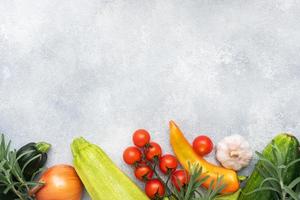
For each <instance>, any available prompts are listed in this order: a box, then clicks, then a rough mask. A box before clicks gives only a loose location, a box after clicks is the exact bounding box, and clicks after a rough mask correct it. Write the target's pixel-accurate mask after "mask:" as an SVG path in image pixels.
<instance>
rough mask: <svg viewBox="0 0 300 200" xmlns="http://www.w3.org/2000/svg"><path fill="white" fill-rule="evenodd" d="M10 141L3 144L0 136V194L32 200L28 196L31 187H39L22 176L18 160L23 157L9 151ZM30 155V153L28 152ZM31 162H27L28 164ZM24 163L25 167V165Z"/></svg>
mask: <svg viewBox="0 0 300 200" xmlns="http://www.w3.org/2000/svg"><path fill="white" fill-rule="evenodd" d="M10 144H11V141H9V142H8V143H6V142H5V138H4V135H3V134H1V142H0V161H1V162H0V189H1V190H0V194H2V195H8V194H9V195H10V196H14V197H11V198H14V199H19V200H34V197H31V196H30V195H29V191H30V189H31V188H32V187H35V186H37V185H40V183H38V182H35V181H33V180H30V181H26V180H25V178H24V176H23V170H24V169H21V168H20V166H19V164H18V160H19V159H20V158H21V157H22V156H24V155H25V154H23V155H20V156H19V157H17V152H16V150H10ZM28 153H30V152H28ZM29 162H31V160H29V161H28V163H29ZM28 163H26V164H25V165H27V164H28Z"/></svg>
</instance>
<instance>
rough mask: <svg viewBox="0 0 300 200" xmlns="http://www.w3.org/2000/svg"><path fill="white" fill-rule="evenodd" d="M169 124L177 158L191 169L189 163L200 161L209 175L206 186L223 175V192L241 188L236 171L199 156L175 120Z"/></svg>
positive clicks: (187, 168)
mask: <svg viewBox="0 0 300 200" xmlns="http://www.w3.org/2000/svg"><path fill="white" fill-rule="evenodd" d="M169 125H170V141H171V146H172V148H173V151H174V153H175V155H176V157H177V159H178V160H179V162H180V163H181V165H182V166H183V167H184V168H185V169H186V170H189V164H188V163H190V164H194V163H198V164H199V165H200V166H201V167H202V170H203V172H204V173H205V175H208V176H209V178H208V179H207V180H206V181H205V182H204V183H203V186H204V187H205V188H208V187H209V185H210V183H211V181H213V180H214V183H216V181H217V178H218V177H221V176H223V178H222V184H225V188H224V189H223V190H222V191H221V194H226V193H232V192H236V191H237V190H238V189H239V180H238V176H237V174H236V172H235V171H233V170H230V169H226V168H223V167H219V166H216V165H213V164H211V163H209V162H207V161H206V160H205V159H203V158H202V157H201V156H198V155H197V154H196V153H195V152H194V150H193V148H192V146H191V145H190V144H189V142H188V141H187V140H186V138H185V137H184V135H183V133H182V132H181V130H180V129H179V127H178V126H177V125H176V124H175V122H173V121H170V124H169Z"/></svg>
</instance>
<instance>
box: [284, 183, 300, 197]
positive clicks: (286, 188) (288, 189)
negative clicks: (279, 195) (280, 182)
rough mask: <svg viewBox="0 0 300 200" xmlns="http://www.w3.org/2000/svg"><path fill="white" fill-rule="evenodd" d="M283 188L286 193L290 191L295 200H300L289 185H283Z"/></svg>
mask: <svg viewBox="0 0 300 200" xmlns="http://www.w3.org/2000/svg"><path fill="white" fill-rule="evenodd" d="M283 189H284V191H285V192H286V193H288V194H289V195H290V196H291V197H292V198H293V199H294V200H300V198H299V197H298V195H297V194H296V193H295V192H294V191H293V190H292V189H291V188H289V187H288V186H283Z"/></svg>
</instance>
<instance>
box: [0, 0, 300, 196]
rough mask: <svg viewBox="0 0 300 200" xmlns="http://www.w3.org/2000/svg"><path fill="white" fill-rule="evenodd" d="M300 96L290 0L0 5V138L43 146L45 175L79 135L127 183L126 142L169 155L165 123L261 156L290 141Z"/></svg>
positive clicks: (299, 116) (66, 159) (298, 129)
mask: <svg viewBox="0 0 300 200" xmlns="http://www.w3.org/2000/svg"><path fill="white" fill-rule="evenodd" d="M299 90H300V2H299V1H297V0H252V1H232V0H230V1H227V0H213V1H211V0H202V1H195V0H194V1H183V0H174V1H171V0H166V1H156V0H154V1H144V0H128V1H118V0H115V1H114V0H105V1H101V0H91V1H83V0H65V1H60V0H47V1H33V0H0V131H1V132H3V133H5V134H6V135H7V137H9V138H10V139H12V140H13V144H14V145H15V147H18V146H20V145H22V144H24V143H27V142H31V141H39V140H45V141H48V142H50V143H52V145H53V148H52V150H51V153H50V154H49V158H50V159H49V166H50V165H53V164H56V163H71V160H72V158H71V153H70V148H69V145H70V143H71V141H72V139H73V138H74V137H76V136H84V137H86V138H87V139H89V140H91V141H93V142H95V143H96V144H98V145H100V146H101V147H102V148H103V149H104V150H105V151H106V152H107V153H108V154H109V156H110V157H111V158H112V159H113V160H114V161H115V163H116V164H117V165H118V166H120V167H121V168H122V169H123V170H124V171H125V172H126V173H128V174H130V175H132V172H131V170H130V168H129V167H127V166H125V165H124V164H123V161H122V151H123V149H124V148H125V147H126V146H128V145H130V144H131V134H132V132H133V131H134V130H135V129H137V128H146V129H148V130H149V131H150V132H151V133H152V137H153V140H155V141H157V142H159V143H160V144H161V145H162V146H163V149H164V152H171V148H170V146H169V136H168V121H169V120H170V119H174V120H175V121H177V123H178V124H179V125H180V126H181V128H182V130H183V131H184V132H185V134H186V136H187V137H188V138H189V139H190V140H192V139H193V138H194V137H195V136H197V135H198V134H207V135H209V136H211V137H212V138H213V140H214V142H217V141H219V140H220V139H222V138H223V137H224V136H226V135H230V134H236V133H237V134H242V135H244V136H245V137H246V138H247V139H248V140H249V142H250V143H251V146H252V148H253V149H255V150H261V149H262V148H263V146H264V145H265V144H266V143H267V142H269V140H270V139H271V138H272V137H273V136H275V135H276V134H277V133H279V132H283V131H287V132H292V133H294V134H296V135H297V136H298V137H300V107H299V100H300V93H299ZM211 157H213V156H211ZM250 169H251V168H249V170H250ZM249 170H248V171H249ZM245 172H246V173H247V171H245ZM86 199H88V197H86Z"/></svg>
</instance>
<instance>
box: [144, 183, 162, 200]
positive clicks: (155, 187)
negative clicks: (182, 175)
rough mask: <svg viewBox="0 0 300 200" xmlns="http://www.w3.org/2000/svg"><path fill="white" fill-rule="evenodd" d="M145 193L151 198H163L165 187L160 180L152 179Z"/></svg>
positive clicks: (147, 184)
mask: <svg viewBox="0 0 300 200" xmlns="http://www.w3.org/2000/svg"><path fill="white" fill-rule="evenodd" d="M145 192H146V194H147V196H148V197H149V198H154V197H163V196H164V194H165V187H164V185H163V184H162V183H161V182H160V181H159V180H158V179H152V180H150V181H148V182H147V183H146V186H145Z"/></svg>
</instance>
